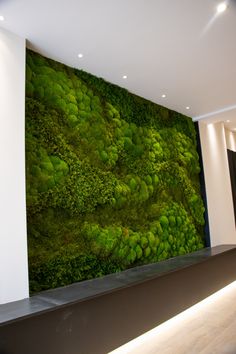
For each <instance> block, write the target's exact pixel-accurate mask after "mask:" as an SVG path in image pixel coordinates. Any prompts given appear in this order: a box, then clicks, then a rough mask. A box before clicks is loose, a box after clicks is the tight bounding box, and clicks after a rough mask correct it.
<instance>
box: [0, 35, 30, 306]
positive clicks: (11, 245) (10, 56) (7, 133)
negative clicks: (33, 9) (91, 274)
mask: <svg viewBox="0 0 236 354" xmlns="http://www.w3.org/2000/svg"><path fill="white" fill-rule="evenodd" d="M24 122H25V40H24V39H23V38H20V37H18V36H16V35H14V34H12V33H9V32H8V31H5V30H3V29H1V28H0V304H1V303H7V302H11V301H15V300H20V299H23V298H26V297H28V295H29V291H28V261H27V234H26V202H25V127H24Z"/></svg>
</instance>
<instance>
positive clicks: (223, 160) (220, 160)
mask: <svg viewBox="0 0 236 354" xmlns="http://www.w3.org/2000/svg"><path fill="white" fill-rule="evenodd" d="M199 130H200V139H201V147H202V158H203V165H204V174H205V183H206V194H207V204H208V217H209V227H210V238H211V246H216V245H220V244H235V243H236V231H235V222H234V209H233V199H232V192H231V183H230V174H229V166H228V158H227V145H226V137H225V130H224V124H223V123H222V122H219V123H212V124H207V123H205V122H204V121H201V122H199Z"/></svg>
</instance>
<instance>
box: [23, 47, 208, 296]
mask: <svg viewBox="0 0 236 354" xmlns="http://www.w3.org/2000/svg"><path fill="white" fill-rule="evenodd" d="M26 79H27V81H26V96H27V97H26V158H27V218H28V240H29V241H28V242H29V270H30V287H31V291H32V292H35V291H40V290H43V289H48V288H54V287H57V286H62V285H66V284H70V283H73V282H76V281H81V280H85V279H91V278H94V277H98V276H102V275H104V274H108V273H112V272H116V271H120V270H124V269H126V268H128V267H133V266H136V265H141V264H145V263H149V262H156V261H161V260H164V259H167V258H170V257H174V256H177V255H183V254H185V253H189V252H193V251H196V250H198V249H201V248H203V247H204V237H203V224H204V217H203V214H204V207H203V202H202V199H201V196H200V186H199V171H200V168H199V161H198V155H197V152H196V138H195V129H194V125H193V123H192V121H191V119H190V118H188V117H185V116H183V115H181V114H179V113H176V112H173V111H170V110H168V109H166V108H164V107H161V106H158V105H156V104H154V103H151V102H149V101H147V100H144V99H142V98H140V97H137V96H135V95H132V94H130V93H129V92H128V91H126V90H124V89H122V88H120V87H117V86H115V85H112V84H110V83H107V82H105V81H104V80H103V79H99V78H97V77H94V76H92V75H90V74H87V73H85V72H83V71H79V70H75V69H72V68H69V67H66V66H64V65H62V64H59V63H57V62H55V61H52V60H49V59H46V58H44V57H42V56H40V55H38V54H36V53H33V52H31V51H27V75H26Z"/></svg>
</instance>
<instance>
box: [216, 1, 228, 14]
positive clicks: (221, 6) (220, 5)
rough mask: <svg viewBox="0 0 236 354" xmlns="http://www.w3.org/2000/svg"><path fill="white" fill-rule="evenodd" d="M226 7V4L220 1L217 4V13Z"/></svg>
mask: <svg viewBox="0 0 236 354" xmlns="http://www.w3.org/2000/svg"><path fill="white" fill-rule="evenodd" d="M226 9H227V4H226V3H225V2H222V3H220V4H219V5H218V6H217V12H218V13H221V12H224V11H225V10H226Z"/></svg>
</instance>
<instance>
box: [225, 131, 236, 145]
mask: <svg viewBox="0 0 236 354" xmlns="http://www.w3.org/2000/svg"><path fill="white" fill-rule="evenodd" d="M225 139H226V146H227V149H229V150H232V151H236V133H234V132H232V131H230V130H228V129H226V128H225Z"/></svg>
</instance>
